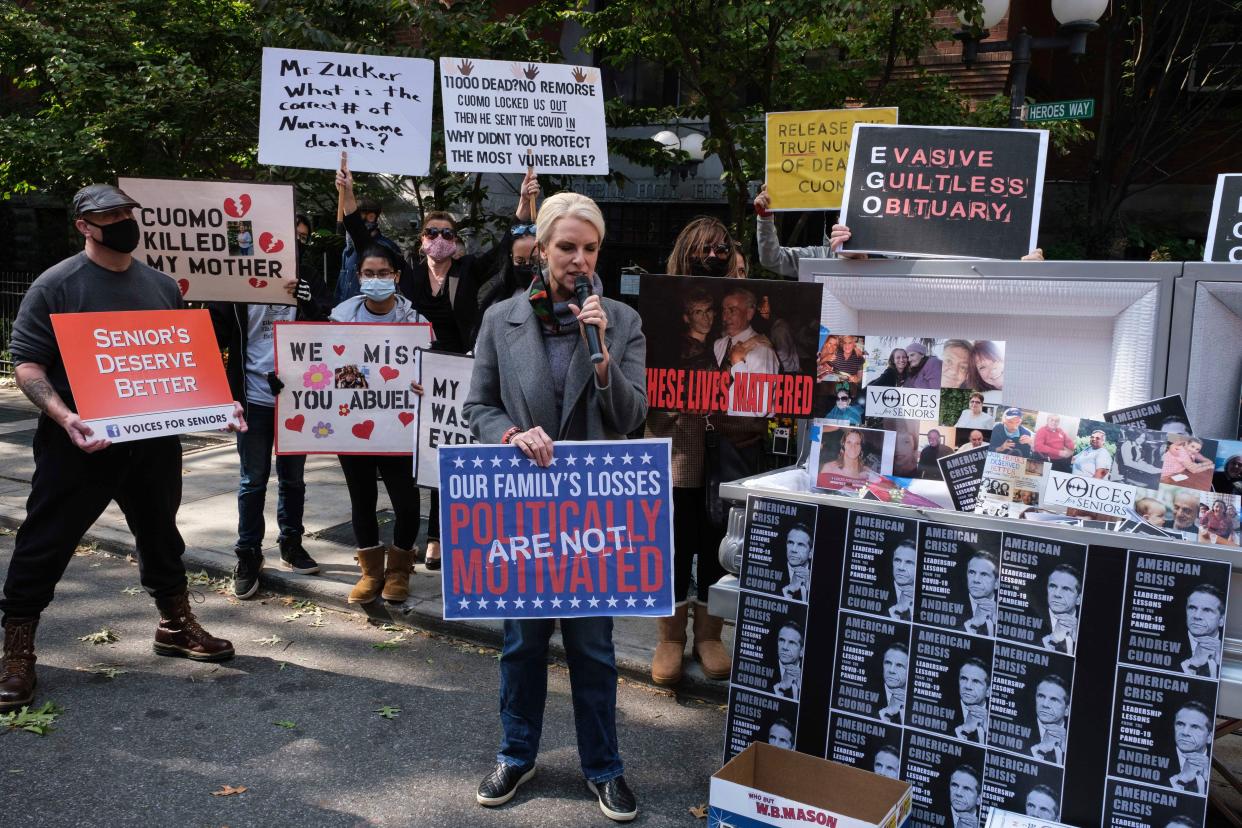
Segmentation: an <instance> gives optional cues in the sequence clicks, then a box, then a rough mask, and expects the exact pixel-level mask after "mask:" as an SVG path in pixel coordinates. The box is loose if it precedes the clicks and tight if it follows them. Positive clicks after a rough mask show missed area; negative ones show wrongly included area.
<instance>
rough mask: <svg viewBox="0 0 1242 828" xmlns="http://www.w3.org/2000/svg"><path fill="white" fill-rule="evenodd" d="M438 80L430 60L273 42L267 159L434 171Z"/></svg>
mask: <svg viewBox="0 0 1242 828" xmlns="http://www.w3.org/2000/svg"><path fill="white" fill-rule="evenodd" d="M434 83H435V64H433V63H432V62H431V61H430V60H427V59H425V58H404V57H388V56H384V55H354V54H344V53H340V52H312V51H306V50H302V49H273V48H265V49H264V50H263V92H262V100H261V103H260V111H259V163H260V164H278V165H280V166H285V167H310V168H312V169H319V170H334V169H336V168H337V167H338V166H339V165H340V163H341V162H340V159H341V152H342V151H345V152H348V153H349V166H350V169H352V170H353V171H354V172H376V173H391V174H393V175H426V174H427V170H428V169H429V168H430V165H431V99H432V96H433V92H434V86H433V84H434Z"/></svg>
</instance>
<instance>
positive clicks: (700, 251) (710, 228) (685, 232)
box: [667, 216, 739, 276]
mask: <svg viewBox="0 0 1242 828" xmlns="http://www.w3.org/2000/svg"><path fill="white" fill-rule="evenodd" d="M667 270H668V272H669V273H671V274H673V275H676V276H738V275H739V272H738V262H737V257H736V256H735V255H734V244H733V237H732V236H730V235H729V231H728V229H727V228H726V227H725V226H724V224H723V223H722V222H721V221H720V219H716V218H712V217H710V216H699V217H698V218H696V219H695V220H694V221H692V222H690V223H689V224H687V225H686V226H685V227H684V228H682V231H681V233H680V234H678V236H677V241H676V242H674V243H673V252H672V253H670V254H669V257H668V268H667Z"/></svg>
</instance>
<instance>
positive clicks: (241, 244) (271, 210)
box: [117, 178, 298, 305]
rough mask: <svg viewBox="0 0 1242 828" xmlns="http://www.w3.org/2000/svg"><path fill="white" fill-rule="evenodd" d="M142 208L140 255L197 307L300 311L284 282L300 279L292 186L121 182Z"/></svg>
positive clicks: (149, 180) (146, 180)
mask: <svg viewBox="0 0 1242 828" xmlns="http://www.w3.org/2000/svg"><path fill="white" fill-rule="evenodd" d="M117 186H119V187H120V188H121V189H122V190H124V191H125V192H126V193H127V194H128V195H129V196H130V197H131V198H133V199H134V200H135V201H137V202H138V203H139V204H141V205H142V206H141V207H138V208H137V209H135V210H134V218H135V219H137V220H138V226H139V227H140V228H141V231H142V232H141V234H140V235H139V236H138V248H137V249H136V250H135V251H134V255H135V256H136V257H138V258H139V259H140V260H142V261H145V262H146V263H147V264H149V265H150V266H151V267H153V268H155V269H156V270H158V271H160V272H162V273H166V274H168V275H169V276H171V277H172V278H173V279H174V280H176V282H177V287H178V288H180V290H181V295H182V296H184V297H185V298H186V299H189V300H191V301H195V302H254V303H257V304H265V305H293V304H296V300H295V299H294V298H293V296H291V295H290V294H289V291H287V290H285V285H284V282H283V280H284V279H287V278H290V277H296V276H297V262H298V260H297V237H296V236H295V235H294V232H293V186H292V185H289V184H255V183H253V182H230V181H181V180H172V179H160V178H120V179H118V180H117Z"/></svg>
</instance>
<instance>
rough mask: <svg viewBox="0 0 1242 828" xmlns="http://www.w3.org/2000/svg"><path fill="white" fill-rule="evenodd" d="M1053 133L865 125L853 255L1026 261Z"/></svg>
mask: <svg viewBox="0 0 1242 828" xmlns="http://www.w3.org/2000/svg"><path fill="white" fill-rule="evenodd" d="M1047 151H1048V132H1047V131H1046V130H1033V129H985V128H977V127H929V126H886V125H880V124H857V125H856V126H855V127H854V136H853V140H852V142H851V145H850V166H849V171H848V173H847V174H846V180H845V198H844V199H843V201H842V203H841V218H840V221H841V223H842V224H845V225H848V226H849V228H850V234H851V237H850V240H849V241H848V242H847V243H846V245H845V249H847V250H851V251H856V252H862V253H882V254H888V255H895V256H916V257H933V258H935V257H940V258H980V259H1020V258H1021V257H1023V256H1025V255H1026V254H1027V253H1029V252H1031V250H1033V249H1034V248H1035V247H1037V246H1038V244H1037V241H1038V238H1039V213H1040V205H1041V202H1042V195H1043V189H1044V160H1045V156H1046V155H1047Z"/></svg>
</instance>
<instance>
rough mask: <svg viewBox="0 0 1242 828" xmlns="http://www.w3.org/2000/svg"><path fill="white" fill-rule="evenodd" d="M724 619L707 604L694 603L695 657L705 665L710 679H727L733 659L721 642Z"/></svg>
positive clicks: (704, 668)
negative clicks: (715, 613) (711, 610)
mask: <svg viewBox="0 0 1242 828" xmlns="http://www.w3.org/2000/svg"><path fill="white" fill-rule="evenodd" d="M723 628H724V619H723V618H718V617H717V616H715V615H712V614H711V613H709V612H708V611H707V604H695V605H694V657H695V658H697V659H698V660H699V663H700V664H702V665H703V675H705V676H707V677H708V678H709V679H727V678H728V677H729V669H730V668H731V667H732V666H733V662H732V659H730V658H729V654H728V653H727V652H726V651H725V648H724V644H722V643H720V631H721V630H722V629H723Z"/></svg>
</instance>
